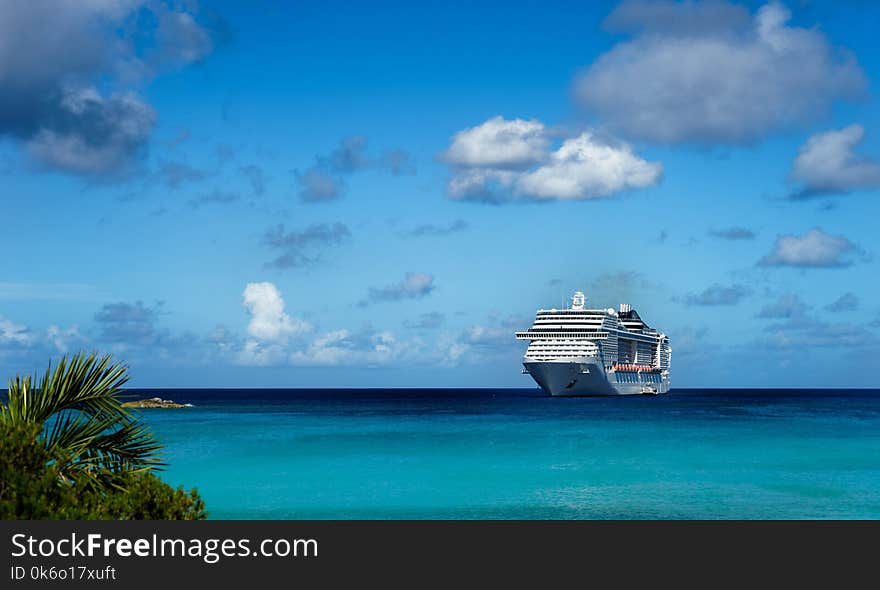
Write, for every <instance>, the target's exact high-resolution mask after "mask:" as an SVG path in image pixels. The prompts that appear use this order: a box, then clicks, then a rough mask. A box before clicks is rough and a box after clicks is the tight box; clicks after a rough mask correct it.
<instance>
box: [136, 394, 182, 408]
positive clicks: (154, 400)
mask: <svg viewBox="0 0 880 590" xmlns="http://www.w3.org/2000/svg"><path fill="white" fill-rule="evenodd" d="M122 407H123V408H137V409H143V408H190V407H192V404H179V403H177V402H175V401H172V400H170V399H162V398H161V397H151V398H149V399H139V400H135V401H130V402H123V404H122Z"/></svg>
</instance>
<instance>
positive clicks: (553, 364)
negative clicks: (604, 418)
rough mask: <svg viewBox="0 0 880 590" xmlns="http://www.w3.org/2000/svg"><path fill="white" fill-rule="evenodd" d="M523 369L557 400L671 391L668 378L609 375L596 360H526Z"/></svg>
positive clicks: (644, 374)
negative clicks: (557, 398) (560, 398)
mask: <svg viewBox="0 0 880 590" xmlns="http://www.w3.org/2000/svg"><path fill="white" fill-rule="evenodd" d="M523 367H524V368H525V370H526V371H527V372H528V373H529V374H530V375H531V376H532V378H533V379H534V380H535V382H536V383H537V384H538V385H539V386H540V387H541V389H542V390H544V392H545V393H547V394H548V395H552V396H554V397H582V396H614V395H646V394H662V393H667V392H668V391H669V377H668V374H660V373H651V372H642V373H638V372H635V371H611V372H608V373H606V371H605V368H604V366H603V364H602V362H601V361H600V360H599V359H598V358H596V357H580V358H565V359H557V360H552V361H533V360H524V361H523Z"/></svg>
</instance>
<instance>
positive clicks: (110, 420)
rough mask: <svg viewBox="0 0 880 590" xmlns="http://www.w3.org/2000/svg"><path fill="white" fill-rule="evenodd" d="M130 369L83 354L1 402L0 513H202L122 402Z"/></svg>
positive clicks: (12, 388)
mask: <svg viewBox="0 0 880 590" xmlns="http://www.w3.org/2000/svg"><path fill="white" fill-rule="evenodd" d="M127 380H128V376H127V374H126V368H125V367H124V366H123V365H120V364H113V363H112V362H111V359H110V357H109V356H104V357H102V358H98V357H97V356H96V355H94V354H92V355H85V354H81V353H80V354H76V355H74V356H73V357H71V358H70V359H69V360H68V359H67V358H66V357H64V358H62V359H61V360H60V361H59V363H58V365H57V366H56V367H55V369H54V370H53V369H52V366H51V364H50V365H49V368H48V369H47V370H46V373H45V375H44V376H43V378H42V379H41V380H39V381H38V380H37V378H36V376H34V377H33V378H31V377H19V376H16V377H15V379H14V380H11V381H10V383H9V402H8V404H7V405H6V406H2V405H0V519H4V520H7V519H16V518H18V519H151V520H161V519H185V520H190V519H203V518H205V517H206V512H205V505H204V502H203V501H202V499H201V498H200V497H199V495H198V492H197V491H196V490H195V489H193V490H191V491H189V492H187V491H185V490H183V488H177V489H175V488H172V487H171V486H169V485H168V484H166V483H165V482H163V481H162V480H161V479H160V478H158V477H157V476H156V475H155V474H154V473H153V472H152V470H153V469H155V468H156V467H158V466H160V465H161V462H160V460H159V457H158V451H159V450H160V449H161V445H159V444H158V443H157V442H156V441H155V439H154V438H153V435H152V433H151V432H150V430H149V429H148V428H147V426H146V425H145V424H144V423H143V422H141V421H140V420H139V419H138V418H137V417H136V415H135V414H133V413H132V412H131V411H129V410H128V409H126V408H123V407H122V405H121V404H120V402H119V400H118V397H117V396H118V394H119V393H120V392H121V387H122V385H124V384H125V382H126V381H127Z"/></svg>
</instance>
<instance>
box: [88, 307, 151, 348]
mask: <svg viewBox="0 0 880 590" xmlns="http://www.w3.org/2000/svg"><path fill="white" fill-rule="evenodd" d="M161 313H162V303H161V302H159V303H157V304H156V305H154V306H153V307H148V306H146V305H144V304H143V302H142V301H135V302H134V303H125V302H118V303H107V304H105V305H104V306H103V307H101V309H100V310H98V312H97V313H95V322H97V323H98V326H99V328H100V330H101V333H100V335H99V336H98V338H99V339H100V340H102V341H104V342H108V343H115V344H125V345H137V346H146V345H152V344H156V343H158V341H159V339H160V338H161V337H162V333H161V332H160V331H159V329H158V326H157V324H158V321H159V316H160V314H161Z"/></svg>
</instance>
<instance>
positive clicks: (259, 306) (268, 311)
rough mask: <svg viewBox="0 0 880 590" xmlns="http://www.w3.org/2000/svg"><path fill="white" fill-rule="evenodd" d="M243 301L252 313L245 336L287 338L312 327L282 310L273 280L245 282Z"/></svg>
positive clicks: (282, 302)
mask: <svg viewBox="0 0 880 590" xmlns="http://www.w3.org/2000/svg"><path fill="white" fill-rule="evenodd" d="M242 303H243V305H244V306H245V308H246V309H247V310H248V313H250V314H251V320H250V322H249V323H248V327H247V333H248V336H249V337H250V338H252V339H254V340H256V341H260V342H286V341H287V339H288V338H289V337H290V336H295V335H298V334H303V333H305V332H308V331H309V330H311V329H312V327H311V325H310V324H309V323H308V322H306V321H303V320H299V319H296V318H291V317H290V316H289V315H287V314H286V313H285V312H284V299H282V297H281V293H280V292H279V291H278V288H277V287H276V286H275V285H274V284H272V283H269V282H264V283H248V285H247V286H246V287H245V289H244V292H243V293H242Z"/></svg>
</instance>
